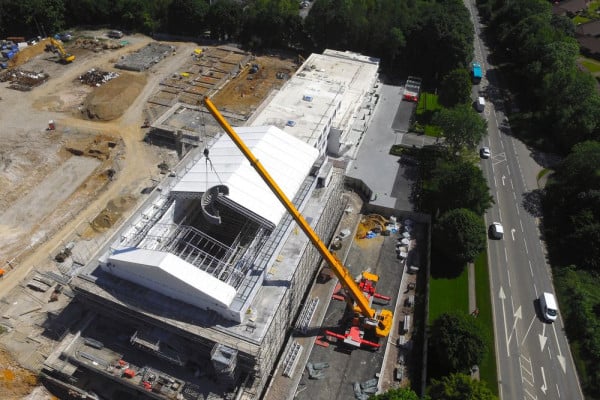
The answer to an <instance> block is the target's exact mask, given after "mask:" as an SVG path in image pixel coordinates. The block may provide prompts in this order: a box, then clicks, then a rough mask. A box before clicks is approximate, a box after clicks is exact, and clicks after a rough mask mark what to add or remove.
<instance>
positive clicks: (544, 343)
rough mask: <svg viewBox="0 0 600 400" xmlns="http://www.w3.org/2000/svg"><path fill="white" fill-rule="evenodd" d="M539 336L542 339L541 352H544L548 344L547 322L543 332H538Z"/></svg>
mask: <svg viewBox="0 0 600 400" xmlns="http://www.w3.org/2000/svg"><path fill="white" fill-rule="evenodd" d="M538 337H539V339H540V352H542V353H543V352H544V346H546V341H547V340H548V337H547V336H546V324H544V327H543V328H542V334H541V335H540V334H538Z"/></svg>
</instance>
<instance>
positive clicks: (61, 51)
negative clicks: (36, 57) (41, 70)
mask: <svg viewBox="0 0 600 400" xmlns="http://www.w3.org/2000/svg"><path fill="white" fill-rule="evenodd" d="M48 39H49V40H50V43H49V44H47V45H46V48H45V49H44V50H45V51H51V52H53V53H56V54H58V56H59V57H60V61H61V62H62V63H63V64H69V63H72V62H73V61H74V60H75V56H74V55H72V54H69V53H67V52H66V51H65V48H64V47H63V45H62V43H61V42H60V41H59V40H56V39H54V38H53V37H49V38H48Z"/></svg>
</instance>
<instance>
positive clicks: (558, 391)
mask: <svg viewBox="0 0 600 400" xmlns="http://www.w3.org/2000/svg"><path fill="white" fill-rule="evenodd" d="M556 392H557V393H558V397H560V390H558V383H557V384H556Z"/></svg>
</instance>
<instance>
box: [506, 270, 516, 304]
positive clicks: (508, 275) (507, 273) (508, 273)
mask: <svg viewBox="0 0 600 400" xmlns="http://www.w3.org/2000/svg"><path fill="white" fill-rule="evenodd" d="M506 276H507V277H508V287H509V288H512V286H511V285H510V272H508V270H506ZM511 299H512V297H511ZM513 308H514V307H513Z"/></svg>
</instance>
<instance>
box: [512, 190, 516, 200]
mask: <svg viewBox="0 0 600 400" xmlns="http://www.w3.org/2000/svg"><path fill="white" fill-rule="evenodd" d="M513 199H515V200H516V199H517V193H515V192H514V191H513Z"/></svg>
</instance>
